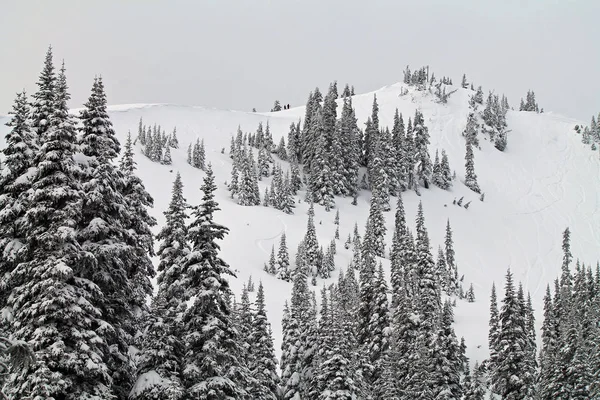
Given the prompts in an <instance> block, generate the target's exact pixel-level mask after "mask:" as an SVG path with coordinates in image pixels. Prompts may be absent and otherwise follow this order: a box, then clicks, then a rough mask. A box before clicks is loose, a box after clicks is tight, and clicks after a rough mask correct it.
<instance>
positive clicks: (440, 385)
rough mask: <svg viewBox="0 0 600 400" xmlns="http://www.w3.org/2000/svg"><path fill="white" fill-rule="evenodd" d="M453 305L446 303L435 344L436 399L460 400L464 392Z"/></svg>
mask: <svg viewBox="0 0 600 400" xmlns="http://www.w3.org/2000/svg"><path fill="white" fill-rule="evenodd" d="M453 322H454V315H453V311H452V305H451V304H450V302H448V301H446V302H445V303H444V307H443V310H442V315H441V325H440V328H439V330H438V333H437V337H436V338H435V342H434V351H433V354H434V371H433V381H434V389H433V392H434V398H435V399H447V400H460V399H461V398H462V394H463V390H462V387H461V382H460V376H461V374H462V373H463V365H462V360H461V358H460V349H459V344H458V340H457V339H456V335H455V333H454V328H453V327H452V323H453Z"/></svg>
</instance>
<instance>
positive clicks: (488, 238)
mask: <svg viewBox="0 0 600 400" xmlns="http://www.w3.org/2000/svg"><path fill="white" fill-rule="evenodd" d="M401 88H402V84H395V85H391V86H386V87H384V88H382V89H380V90H378V91H376V92H373V93H367V94H363V95H358V96H355V97H354V98H353V105H354V107H355V109H356V114H357V117H358V120H359V123H360V124H361V126H363V125H362V124H363V123H364V122H365V121H366V119H367V116H368V115H370V113H371V106H372V102H373V95H374V94H376V95H377V100H378V103H379V110H380V112H379V116H380V117H379V118H380V125H381V126H386V125H389V126H390V127H391V125H392V119H393V115H394V110H395V108H396V107H397V108H398V109H399V110H400V112H402V113H403V115H404V119H405V122H407V120H408V117H409V116H410V117H412V116H413V115H414V111H415V109H416V108H418V109H420V110H421V111H422V112H423V114H424V116H425V121H426V124H427V126H428V128H429V131H430V134H431V146H430V151H431V153H432V158H433V155H434V154H435V150H436V149H440V151H441V149H442V148H444V149H445V150H446V151H447V153H448V157H449V161H450V167H451V168H452V169H453V170H456V174H457V180H456V181H455V182H454V187H453V188H452V189H451V190H450V191H443V190H441V189H438V188H433V189H430V190H425V189H423V190H422V191H421V192H422V196H421V197H418V196H417V195H416V194H415V193H413V192H408V193H406V194H405V195H404V202H405V208H406V212H407V219H408V220H409V223H410V224H411V225H412V228H414V217H415V215H416V210H417V204H418V202H419V200H422V201H423V206H424V210H425V218H426V223H427V228H428V230H429V235H430V238H431V241H432V244H433V246H434V247H433V253H434V255H436V254H437V246H438V245H440V244H442V242H443V237H444V229H445V224H446V220H447V219H448V218H449V219H450V221H451V225H452V229H453V231H454V239H455V250H456V259H457V263H458V268H459V272H460V273H464V275H465V286H466V287H468V285H469V283H471V282H472V283H473V284H474V287H475V293H476V296H477V301H476V302H475V303H466V302H460V301H459V304H458V308H457V310H456V331H457V335H458V336H465V339H466V341H467V346H468V354H467V355H468V356H469V357H470V358H471V360H472V361H475V360H482V359H483V358H485V357H487V321H488V307H489V306H488V298H489V293H490V289H491V285H492V282H496V284H497V285H499V286H500V287H499V289H500V290H499V297H500V298H502V296H503V290H502V289H501V287H502V285H503V281H504V275H505V273H506V269H507V268H508V267H510V268H511V269H512V271H513V272H514V275H515V279H516V280H520V281H522V282H523V284H524V285H525V289H526V290H529V291H530V292H531V294H532V298H533V302H534V307H535V309H536V312H537V320H538V325H539V324H540V323H541V304H542V303H541V300H542V296H543V293H544V289H545V286H546V284H547V283H550V282H551V281H552V280H553V279H554V278H555V277H556V276H557V274H558V272H559V269H560V262H561V257H562V254H561V234H562V231H563V230H564V229H565V227H567V226H569V227H570V229H571V232H572V236H571V238H572V252H573V254H574V255H575V257H579V258H580V259H581V261H583V262H585V263H594V264H595V262H596V260H597V244H598V243H599V242H600V214H599V213H598V211H599V210H598V207H599V202H600V187H599V186H598V185H597V184H596V183H597V182H598V178H599V166H600V161H599V158H598V154H596V153H594V152H592V151H590V150H589V148H586V147H584V146H583V145H582V144H581V142H580V138H579V137H578V136H577V135H576V134H575V133H574V131H573V126H574V125H575V124H576V123H578V121H575V120H572V119H568V118H564V117H561V116H556V115H552V114H535V113H525V112H513V111H509V113H508V115H507V122H508V126H509V129H510V130H511V132H510V133H509V136H508V147H507V149H506V151H505V152H499V151H498V150H496V149H495V148H493V146H492V145H491V144H490V143H489V142H487V141H485V140H483V141H482V145H481V147H482V149H481V150H477V149H475V170H476V172H477V175H478V178H479V185H480V187H481V188H482V191H483V192H485V202H483V203H482V202H480V201H479V199H478V197H479V196H478V195H476V194H475V193H473V192H471V191H470V190H469V189H467V188H466V187H465V186H464V185H463V184H462V183H461V182H460V181H461V180H462V179H463V174H464V152H465V147H464V139H463V138H462V136H461V132H462V130H463V129H464V126H465V124H466V116H467V109H468V104H467V101H468V96H469V91H467V90H463V89H459V90H458V91H457V92H456V93H455V94H454V95H453V96H452V97H451V98H450V100H449V102H448V104H446V105H441V104H437V103H435V102H434V101H433V97H432V96H431V95H429V94H426V93H422V92H413V91H410V92H409V94H407V95H405V96H400V92H401ZM109 95H110V94H109ZM109 110H110V115H111V118H112V122H113V124H114V126H115V128H116V131H117V134H118V135H119V138H120V139H121V141H122V142H124V139H125V137H126V135H127V131H128V130H130V131H131V132H132V134H133V135H134V136H135V135H136V134H137V126H138V121H139V118H140V117H142V118H143V120H144V123H146V124H151V125H152V124H154V123H157V124H160V125H161V126H162V127H163V128H165V129H166V130H167V133H169V132H171V131H172V130H173V127H175V126H176V127H177V135H178V138H179V143H180V149H178V150H174V151H173V152H172V158H173V165H171V166H163V165H159V164H157V163H153V162H151V161H149V160H148V159H147V158H146V157H144V156H143V155H142V154H141V152H140V149H139V147H138V148H137V155H136V161H137V162H138V167H139V174H140V175H141V177H142V178H143V180H144V182H145V184H146V187H147V189H148V190H149V192H150V193H151V194H152V196H153V197H154V199H155V207H154V209H153V210H152V214H153V215H154V216H155V217H156V218H157V219H158V222H159V225H160V224H162V223H163V222H164V217H163V215H162V212H163V211H164V210H165V209H166V207H167V205H168V202H169V200H170V190H171V184H172V181H173V180H174V178H175V173H176V172H177V171H179V172H180V173H181V175H182V178H183V182H184V185H185V187H184V194H185V196H186V198H187V200H188V202H189V203H190V204H197V203H199V201H200V198H201V193H200V191H199V187H200V185H201V183H202V177H203V175H204V174H203V172H201V171H200V170H197V169H194V168H192V167H191V166H189V165H187V163H186V149H187V146H188V144H189V143H191V142H195V140H196V138H197V137H200V138H204V140H205V143H206V149H207V159H208V161H210V162H212V164H213V168H214V170H215V174H216V177H217V183H218V184H219V190H218V200H219V203H220V205H221V208H222V211H220V212H219V213H218V214H217V215H216V219H217V220H218V221H219V222H220V223H223V224H224V225H226V226H227V227H229V228H230V234H229V235H228V236H227V237H226V239H225V240H224V241H223V243H222V250H223V252H222V256H223V257H224V258H225V260H226V261H227V262H229V263H230V265H231V266H232V268H233V269H235V270H237V271H238V279H234V280H233V281H232V286H233V288H234V291H235V293H236V295H239V293H240V292H241V287H242V284H243V283H244V282H246V281H247V280H248V277H249V275H252V276H253V279H254V280H255V281H258V280H262V281H263V283H264V285H265V289H266V300H267V309H268V316H269V319H270V322H271V324H272V325H273V332H274V333H275V346H276V350H277V352H278V353H279V347H280V344H281V314H282V308H283V303H284V301H285V300H286V299H288V298H289V295H290V290H291V284H290V283H285V282H282V281H279V280H277V279H275V278H274V277H272V276H270V275H268V274H266V273H265V272H263V271H262V268H263V263H264V262H265V261H267V259H268V256H269V254H270V251H271V246H272V245H275V247H276V249H277V246H278V243H279V237H280V235H281V234H282V233H283V232H286V235H287V239H288V246H289V250H290V256H291V262H292V263H293V259H294V253H295V249H296V246H297V244H298V242H299V241H300V239H301V238H302V237H303V235H304V232H305V229H306V219H307V216H306V211H307V205H306V204H305V203H304V202H302V203H301V204H297V205H296V209H295V214H294V215H286V214H284V213H282V212H280V211H277V210H275V209H273V208H265V207H262V206H258V207H242V206H239V205H237V204H236V203H235V202H234V201H233V200H231V199H230V198H229V193H228V192H227V190H226V187H225V185H224V182H225V181H227V180H228V179H229V174H230V171H231V159H230V158H229V156H228V149H229V142H230V138H231V135H233V134H235V132H236V130H237V127H238V125H240V126H241V128H242V130H243V131H244V132H250V131H254V130H255V129H256V127H257V125H258V123H259V122H261V121H262V122H263V123H266V121H269V124H270V127H271V132H272V133H273V137H274V140H275V143H278V141H279V138H280V137H281V136H282V135H283V136H286V139H287V132H288V130H289V125H290V124H291V123H292V122H297V121H298V119H299V118H303V117H304V107H298V108H293V109H290V110H285V111H281V112H277V113H265V114H258V113H246V112H237V111H226V110H217V109H211V108H205V107H189V106H178V105H168V104H160V105H144V104H133V105H119V106H112V107H110V108H109ZM340 111H341V106H340V107H338V112H340ZM6 121H7V119H6V118H4V119H1V118H0V124H1V125H0V135H1V139H0V141H3V140H4V135H5V133H6V131H7V128H6V127H5V126H4V123H5V122H6ZM2 144H3V143H2ZM222 148H225V154H221V149H222ZM285 165H287V164H285ZM269 182H270V180H269V179H263V181H261V182H260V186H261V194H262V192H263V191H264V188H265V186H266V185H268V183H269ZM369 195H370V194H369V193H368V192H364V191H363V192H362V193H361V196H360V197H359V201H358V206H352V205H351V204H350V202H351V199H349V198H337V199H336V202H337V207H338V208H339V210H340V235H341V240H340V241H339V242H338V246H337V247H338V255H337V256H336V266H337V267H338V269H339V268H344V269H345V268H346V266H347V264H348V263H349V261H350V260H351V258H352V255H351V253H350V251H347V250H344V249H343V242H344V241H345V238H346V237H347V236H348V233H349V232H351V231H352V228H353V226H354V223H355V221H357V222H358V223H359V226H360V227H361V229H363V228H364V223H365V221H366V217H367V213H368V204H369ZM461 196H464V197H465V200H464V202H465V203H466V202H467V201H470V200H472V201H473V202H472V204H471V206H470V208H469V209H468V210H466V209H464V208H461V207H458V206H455V205H453V204H452V200H453V199H454V198H460V197H461ZM299 197H300V198H303V197H304V196H303V193H301V194H300V196H299ZM392 203H393V204H395V200H392ZM394 211H395V210H394V209H392V211H390V212H389V213H387V215H386V217H387V227H388V236H387V238H388V243H390V242H391V230H392V228H393V213H394ZM315 213H316V215H315V221H316V224H317V226H316V227H317V235H318V238H319V241H320V243H322V244H324V245H327V244H328V243H329V241H330V240H331V239H332V238H333V235H334V231H335V225H334V224H333V219H334V214H335V213H334V212H329V213H327V212H325V210H324V209H323V208H322V207H316V210H315ZM157 229H158V228H157ZM362 233H363V232H362V231H361V234H362ZM384 265H386V263H385V262H384ZM336 278H337V275H336V274H335V273H334V278H332V279H336ZM322 284H323V282H322V281H320V282H319V286H320V285H322ZM479 346H481V348H479Z"/></svg>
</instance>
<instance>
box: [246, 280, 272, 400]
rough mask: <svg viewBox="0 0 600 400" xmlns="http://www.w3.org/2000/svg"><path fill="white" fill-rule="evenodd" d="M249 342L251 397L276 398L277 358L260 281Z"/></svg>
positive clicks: (267, 399)
mask: <svg viewBox="0 0 600 400" xmlns="http://www.w3.org/2000/svg"><path fill="white" fill-rule="evenodd" d="M249 342H250V343H252V353H253V355H252V358H251V359H252V361H253V362H252V364H251V365H250V373H251V374H252V377H253V378H254V379H255V380H256V384H255V385H253V386H252V387H251V389H250V393H249V395H250V396H251V398H253V399H265V400H276V399H277V398H278V397H277V388H278V383H279V376H278V375H277V359H276V358H275V350H274V347H273V336H272V334H271V326H270V324H269V321H268V320H267V311H266V308H265V292H264V287H263V284H262V282H260V283H259V284H258V293H257V294H256V312H255V314H254V318H253V321H252V324H251V331H250V340H249Z"/></svg>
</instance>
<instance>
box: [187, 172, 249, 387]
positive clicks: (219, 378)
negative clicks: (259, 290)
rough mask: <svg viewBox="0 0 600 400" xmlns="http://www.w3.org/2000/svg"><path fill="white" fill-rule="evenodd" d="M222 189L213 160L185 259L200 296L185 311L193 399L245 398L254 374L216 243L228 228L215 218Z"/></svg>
mask: <svg viewBox="0 0 600 400" xmlns="http://www.w3.org/2000/svg"><path fill="white" fill-rule="evenodd" d="M216 189H217V187H216V185H215V182H214V175H213V171H212V166H211V165H210V164H208V166H207V169H206V176H205V177H204V182H203V185H202V187H201V190H202V192H203V196H202V201H201V203H200V205H198V206H195V207H194V208H193V213H192V215H193V220H192V223H191V224H190V225H189V227H188V235H187V236H188V240H189V242H190V243H191V246H192V250H191V252H190V253H189V254H188V255H187V257H186V258H185V261H184V263H183V267H184V271H185V273H184V274H185V275H184V276H185V280H186V288H185V289H186V297H187V298H191V297H195V300H194V302H193V303H192V304H191V305H190V306H189V308H188V309H187V310H186V312H185V313H184V315H183V323H184V326H185V330H184V334H183V340H184V343H185V348H186V355H185V357H184V360H183V362H184V369H183V382H184V385H185V387H186V390H187V393H188V395H189V396H192V397H197V398H203V397H206V398H211V397H214V398H227V397H233V398H245V397H246V396H247V393H246V390H245V388H246V387H247V385H248V382H249V376H248V372H247V367H246V365H245V363H244V360H243V359H241V358H240V353H241V352H240V348H239V345H238V334H237V332H236V330H235V328H234V326H233V322H232V320H231V308H230V306H229V303H228V302H227V295H228V294H229V293H230V289H229V282H228V281H227V279H226V277H225V275H230V276H234V274H233V272H232V271H231V269H230V267H229V265H228V264H227V263H226V262H225V261H224V260H223V259H222V258H220V257H219V254H218V252H219V249H220V247H219V245H218V244H217V242H216V240H221V239H223V238H224V236H225V234H226V233H227V231H228V229H227V228H226V227H224V226H222V225H220V224H218V223H216V222H215V221H214V213H215V212H216V211H218V210H219V206H218V203H217V202H216V201H215V199H214V194H215V193H214V192H215V190H216Z"/></svg>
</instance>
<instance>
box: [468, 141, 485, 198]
mask: <svg viewBox="0 0 600 400" xmlns="http://www.w3.org/2000/svg"><path fill="white" fill-rule="evenodd" d="M465 161H466V163H465V170H466V174H465V186H466V187H468V188H469V189H471V190H472V191H474V192H475V193H481V189H479V184H478V183H477V175H476V174H475V162H474V155H473V146H471V144H470V143H469V142H467V152H466V155H465Z"/></svg>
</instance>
